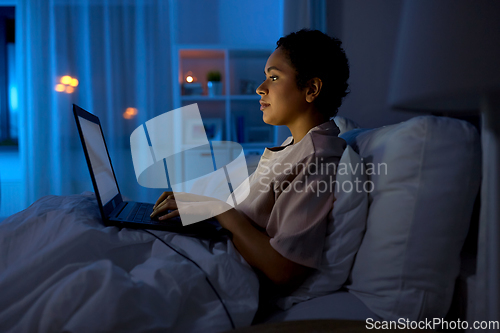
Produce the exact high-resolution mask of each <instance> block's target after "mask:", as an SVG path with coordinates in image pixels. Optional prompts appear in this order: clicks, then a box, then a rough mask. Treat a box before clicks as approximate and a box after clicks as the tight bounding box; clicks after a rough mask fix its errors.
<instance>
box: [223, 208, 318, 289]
mask: <svg viewBox="0 0 500 333" xmlns="http://www.w3.org/2000/svg"><path fill="white" fill-rule="evenodd" d="M217 220H218V221H219V223H220V225H221V226H222V227H224V228H225V229H227V230H229V231H231V233H232V234H233V244H234V246H235V247H236V248H237V249H238V251H239V252H240V254H241V255H242V256H243V258H245V260H246V261H247V262H248V263H249V264H250V265H251V266H252V267H254V268H257V269H258V270H260V271H261V272H262V273H264V274H265V275H266V276H267V277H268V278H269V280H271V281H272V282H273V283H274V284H275V285H276V286H277V287H279V289H280V292H281V293H283V294H289V293H290V292H292V291H293V290H295V289H296V288H297V287H298V286H300V285H301V284H302V282H303V281H304V279H305V278H306V277H307V275H308V273H310V271H311V270H312V269H311V268H309V267H306V266H303V265H300V264H297V263H295V262H293V261H291V260H289V259H287V258H285V257H283V256H282V255H281V254H280V253H279V252H278V251H276V250H275V249H274V248H273V247H272V246H271V244H270V243H269V240H270V239H271V238H270V237H269V236H268V235H267V234H265V233H264V232H262V231H259V230H257V229H256V228H255V227H254V226H253V225H252V223H251V221H250V220H249V219H248V218H247V217H246V216H245V215H244V214H241V213H240V212H239V211H237V210H236V209H234V208H232V209H230V210H228V211H226V212H224V213H222V214H220V215H218V216H217Z"/></svg>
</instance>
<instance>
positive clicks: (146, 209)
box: [127, 203, 154, 222]
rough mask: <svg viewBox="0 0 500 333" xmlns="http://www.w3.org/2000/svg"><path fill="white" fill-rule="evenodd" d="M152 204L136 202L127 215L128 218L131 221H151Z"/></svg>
mask: <svg viewBox="0 0 500 333" xmlns="http://www.w3.org/2000/svg"><path fill="white" fill-rule="evenodd" d="M153 207H154V205H153V204H148V203H140V204H139V203H138V204H137V205H135V207H134V208H133V209H132V211H131V212H130V214H129V215H128V218H127V219H128V220H129V221H133V222H142V221H151V217H150V215H151V213H152V212H153Z"/></svg>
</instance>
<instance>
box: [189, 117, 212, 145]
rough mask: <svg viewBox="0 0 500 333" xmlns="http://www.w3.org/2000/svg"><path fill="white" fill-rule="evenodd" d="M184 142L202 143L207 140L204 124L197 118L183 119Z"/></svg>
mask: <svg viewBox="0 0 500 333" xmlns="http://www.w3.org/2000/svg"><path fill="white" fill-rule="evenodd" d="M184 124H185V126H186V128H185V132H184V143H185V144H203V143H206V142H207V135H206V133H205V127H204V126H203V125H204V124H202V123H200V120H199V119H185V122H184Z"/></svg>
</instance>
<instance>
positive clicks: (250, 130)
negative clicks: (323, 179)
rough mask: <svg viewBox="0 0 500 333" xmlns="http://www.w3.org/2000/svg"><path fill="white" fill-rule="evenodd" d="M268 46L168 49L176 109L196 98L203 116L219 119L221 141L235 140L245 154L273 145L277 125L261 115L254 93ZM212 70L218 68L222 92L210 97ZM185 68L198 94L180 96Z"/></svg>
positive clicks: (268, 53) (257, 98)
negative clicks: (197, 85)
mask: <svg viewBox="0 0 500 333" xmlns="http://www.w3.org/2000/svg"><path fill="white" fill-rule="evenodd" d="M273 50H274V47H273V46H272V45H271V46H268V45H264V46H252V47H249V46H241V47H238V46H224V45H205V44H203V45H177V46H176V47H174V48H173V50H172V52H173V53H172V62H173V66H174V67H173V68H174V73H177V74H178V75H177V77H176V78H174V81H173V87H174V106H175V108H179V107H182V106H185V105H189V104H193V103H198V107H199V110H200V113H201V116H202V119H203V120H204V121H205V119H208V120H209V121H213V119H214V118H215V119H221V120H222V122H221V124H222V137H221V140H224V141H235V142H239V143H240V144H241V145H242V146H243V148H244V150H245V154H252V153H254V154H255V153H262V151H263V150H264V147H270V146H275V145H276V141H277V129H276V128H275V127H274V126H271V125H268V124H265V123H264V121H263V120H262V111H260V104H259V100H260V96H259V95H257V93H256V92H255V89H256V88H257V87H258V86H259V85H260V84H261V83H262V82H263V80H264V78H265V74H264V66H265V64H266V61H267V58H268V57H269V55H271V53H272V52H273ZM213 70H218V71H219V72H220V73H221V82H222V83H223V88H222V94H221V95H216V96H213V97H211V96H208V91H207V73H208V72H210V71H213ZM188 72H191V73H192V75H193V76H194V77H195V78H196V82H198V83H201V85H202V87H203V94H202V95H196V96H194V95H183V89H182V84H183V83H184V82H185V76H186V74H187V73H188ZM248 82H250V83H248ZM238 124H239V125H238ZM205 125H206V124H205ZM209 139H210V138H209Z"/></svg>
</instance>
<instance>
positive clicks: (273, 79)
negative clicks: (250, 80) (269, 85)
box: [264, 76, 278, 81]
mask: <svg viewBox="0 0 500 333" xmlns="http://www.w3.org/2000/svg"><path fill="white" fill-rule="evenodd" d="M269 78H270V79H271V80H272V81H276V80H275V79H277V78H278V77H277V76H270V77H269ZM265 80H267V77H266V78H264V81H265Z"/></svg>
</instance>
